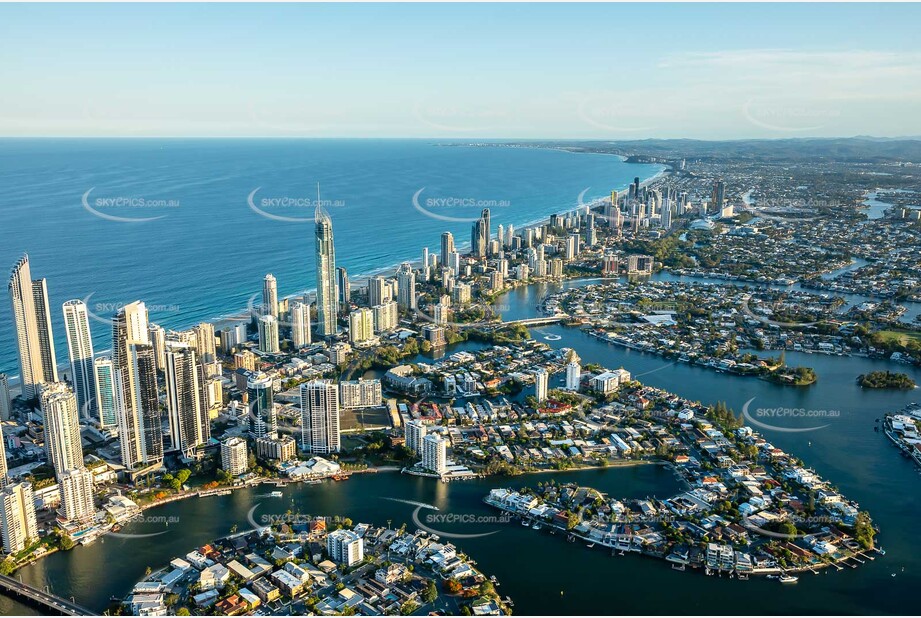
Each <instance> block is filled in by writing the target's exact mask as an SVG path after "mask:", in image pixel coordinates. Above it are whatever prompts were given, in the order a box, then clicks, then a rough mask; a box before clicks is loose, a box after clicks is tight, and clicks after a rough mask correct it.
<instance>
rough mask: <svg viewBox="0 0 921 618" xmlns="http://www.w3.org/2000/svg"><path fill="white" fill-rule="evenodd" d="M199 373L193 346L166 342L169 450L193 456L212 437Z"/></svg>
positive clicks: (200, 372)
mask: <svg viewBox="0 0 921 618" xmlns="http://www.w3.org/2000/svg"><path fill="white" fill-rule="evenodd" d="M202 373H203V372H202V365H200V364H199V362H198V356H197V354H196V352H195V349H194V348H192V347H191V346H189V345H188V344H184V343H179V342H172V341H170V342H167V345H166V404H167V405H166V409H167V413H168V418H169V429H170V441H171V446H172V450H174V451H179V452H180V453H181V454H182V456H183V457H187V458H188V457H193V456H194V455H195V454H196V449H198V448H199V447H202V446H204V445H205V443H207V441H208V440H209V439H210V438H211V422H210V421H211V419H210V418H209V416H208V407H206V406H205V405H204V404H206V403H208V402H207V399H206V398H205V397H204V396H203V392H202V387H203V380H204V376H203V375H202Z"/></svg>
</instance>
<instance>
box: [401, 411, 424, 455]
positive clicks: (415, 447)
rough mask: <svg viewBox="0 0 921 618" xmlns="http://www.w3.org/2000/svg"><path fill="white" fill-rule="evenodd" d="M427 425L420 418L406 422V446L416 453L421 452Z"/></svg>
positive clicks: (419, 453)
mask: <svg viewBox="0 0 921 618" xmlns="http://www.w3.org/2000/svg"><path fill="white" fill-rule="evenodd" d="M427 430H428V426H427V425H426V424H425V423H423V422H422V419H418V418H414V419H412V420H410V421H409V422H407V423H406V448H408V449H409V450H411V451H412V452H414V453H415V454H417V455H421V454H422V440H423V439H425V434H426V433H427Z"/></svg>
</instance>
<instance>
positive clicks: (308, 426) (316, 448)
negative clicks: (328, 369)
mask: <svg viewBox="0 0 921 618" xmlns="http://www.w3.org/2000/svg"><path fill="white" fill-rule="evenodd" d="M339 446H340V442H339V388H338V386H337V385H336V384H334V383H332V382H329V381H327V380H317V381H314V382H308V383H306V384H302V385H301V448H302V449H304V450H305V451H309V452H312V453H338V452H339Z"/></svg>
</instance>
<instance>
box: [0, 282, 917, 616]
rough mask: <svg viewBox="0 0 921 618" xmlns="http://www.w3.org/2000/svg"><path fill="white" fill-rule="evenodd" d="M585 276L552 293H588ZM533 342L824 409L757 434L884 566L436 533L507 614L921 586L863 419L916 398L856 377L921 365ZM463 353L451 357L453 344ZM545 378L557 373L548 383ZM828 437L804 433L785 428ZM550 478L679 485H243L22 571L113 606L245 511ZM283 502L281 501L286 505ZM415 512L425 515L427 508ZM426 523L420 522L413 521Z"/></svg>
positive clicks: (557, 339)
mask: <svg viewBox="0 0 921 618" xmlns="http://www.w3.org/2000/svg"><path fill="white" fill-rule="evenodd" d="M588 283H591V281H584V280H583V281H577V282H568V283H566V284H564V285H566V286H573V285H586V284H588ZM556 289H559V286H554V285H544V284H542V285H533V286H528V287H522V288H518V289H516V290H513V291H511V292H509V293H508V294H506V295H504V296H503V297H502V298H500V299H499V300H498V301H497V302H498V303H500V304H504V305H507V306H508V308H507V310H506V311H503V315H504V316H505V317H506V319H510V318H519V317H528V316H533V315H535V314H536V309H535V307H536V305H537V302H538V300H539V299H540V298H541V296H542V295H544V294H546V293H548V292H552V291H555V290H556ZM532 333H533V335H534V337H535V338H537V339H538V340H543V341H546V342H547V343H548V344H549V345H551V346H553V347H555V348H559V347H575V348H576V349H577V350H578V352H579V354H580V356H581V357H582V359H583V362H585V363H589V362H594V363H601V364H603V365H605V366H607V367H611V368H616V367H620V366H623V367H625V368H627V369H628V370H630V371H631V372H632V373H633V375H634V376H636V377H638V379H639V380H640V381H642V382H644V383H646V384H649V385H652V386H657V387H661V388H665V389H668V390H670V391H673V392H676V393H678V394H680V395H682V396H684V397H687V398H689V399H694V400H699V401H702V402H706V403H715V402H718V401H724V402H726V403H727V404H728V405H729V406H730V407H732V408H733V409H735V410H736V411H737V412H738V411H739V410H741V409H742V407H743V405H744V404H745V403H746V402H747V401H749V400H751V399H752V398H755V399H754V401H752V403H751V405H750V408H749V409H750V410H752V411H754V410H756V409H757V408H762V407H764V408H773V407H787V408H802V409H806V410H825V411H830V412H836V413H837V415H831V414H829V415H828V416H826V417H823V418H821V419H816V418H796V417H790V418H779V419H774V420H773V421H771V422H772V423H773V424H774V425H776V427H777V429H762V430H761V431H762V433H763V435H765V437H767V438H768V439H769V440H771V441H772V442H773V443H775V444H776V445H777V446H779V447H780V448H783V449H784V450H786V451H788V452H791V453H793V454H795V455H797V456H799V457H801V458H802V459H803V460H804V461H805V462H806V465H807V466H810V467H813V468H814V469H815V470H816V471H817V472H818V473H819V474H821V475H822V476H823V477H825V478H827V479H829V480H830V481H831V482H832V483H834V484H835V485H836V486H837V487H838V488H839V489H840V491H841V492H842V493H844V495H846V496H848V497H849V498H852V499H855V500H857V501H858V502H859V503H860V505H861V508H862V509H864V510H867V511H869V512H870V513H871V515H872V516H873V519H874V521H875V522H876V523H877V524H878V525H879V526H880V527H881V529H882V533H881V535H880V537H879V542H880V544H881V545H882V546H883V547H884V548H885V549H886V551H887V554H886V556H877V557H876V560H874V561H872V562H868V563H867V564H866V565H864V566H862V567H861V568H859V569H853V570H852V569H846V570H845V571H842V572H837V571H833V570H828V571H825V572H823V574H822V575H818V576H811V575H808V574H807V575H806V576H803V577H801V578H800V581H799V583H798V584H797V585H796V586H783V587H781V586H780V585H779V584H778V583H777V582H776V581H771V580H765V579H763V578H753V579H752V580H750V581H745V582H742V581H737V580H728V579H720V578H715V577H711V578H708V577H705V576H703V575H702V574H699V573H697V572H691V571H688V572H676V571H673V570H671V569H670V568H669V567H668V566H667V564H665V563H664V562H659V561H656V560H653V559H650V558H643V557H638V556H623V557H622V556H610V555H609V554H608V553H606V552H604V551H602V550H600V549H598V548H595V549H592V550H589V549H587V548H585V547H584V546H582V544H580V543H574V544H569V543H566V542H565V541H564V540H562V539H561V538H558V537H554V536H550V535H547V534H546V533H544V532H535V531H533V530H530V529H525V528H523V527H521V526H520V525H519V524H517V523H495V524H482V523H480V524H465V525H452V526H448V525H447V524H446V525H445V527H443V528H442V529H443V530H445V531H448V532H465V533H482V532H492V531H495V530H498V533H496V534H492V535H490V536H484V537H478V538H472V539H459V540H458V541H457V544H458V545H459V546H460V547H461V548H462V549H464V550H465V551H467V552H468V553H469V554H470V555H471V556H472V557H473V558H474V559H475V560H476V561H477V562H478V563H479V566H480V568H482V570H483V571H484V572H486V573H487V574H494V575H496V576H497V578H498V580H499V582H500V583H501V584H502V585H501V586H500V588H499V592H500V593H501V594H502V595H508V596H511V597H512V599H513V600H514V601H515V611H516V613H518V614H647V613H653V614H752V613H757V614H854V613H868V614H892V613H905V612H906V608H908V607H909V603H910V602H911V601H913V600H914V591H915V590H916V589H918V587H919V586H921V557H919V555H918V550H919V549H921V542H919V541H917V540H916V539H917V534H916V531H915V529H914V525H915V523H916V521H917V514H918V512H919V507H921V497H919V496H921V494H919V492H918V485H919V483H921V479H919V473H918V470H917V468H916V467H915V466H914V465H913V464H912V463H911V462H910V461H909V460H907V459H905V458H903V457H902V456H901V455H900V453H899V451H898V449H896V448H895V447H894V446H893V445H892V444H891V443H889V441H888V440H887V439H886V438H885V436H884V435H883V434H882V433H877V432H875V431H874V425H875V419H877V418H879V417H881V416H882V415H883V414H884V413H885V412H888V411H893V410H897V409H899V408H901V407H903V406H905V405H906V404H907V403H909V402H911V401H915V400H918V399H919V398H921V395H919V393H918V392H917V390H915V391H907V392H906V391H866V390H863V389H861V388H860V387H859V386H857V384H856V383H855V378H856V376H857V375H858V374H860V373H865V372H867V371H871V370H873V369H883V368H889V369H893V370H898V371H905V372H907V373H909V374H910V375H912V377H913V378H914V379H915V380H916V381H921V370H919V369H918V368H915V367H909V366H904V365H893V364H892V363H889V362H887V361H881V360H871V359H866V358H858V357H837V356H824V355H818V354H803V353H787V362H788V363H790V364H794V365H809V366H811V367H813V368H815V370H816V372H817V373H818V382H817V383H816V384H815V385H813V386H811V387H808V388H792V387H784V386H778V385H775V384H771V383H768V382H765V381H762V380H758V379H756V378H745V377H739V376H733V375H729V374H724V373H718V372H716V371H713V370H710V369H705V368H701V367H693V366H688V365H686V364H680V363H679V364H675V363H672V361H669V360H666V359H663V358H660V357H658V356H656V355H652V354H647V353H642V352H638V351H635V350H628V349H625V348H621V347H617V346H614V345H611V344H607V343H604V342H602V341H599V340H597V339H595V338H593V337H591V336H589V335H587V334H585V333H583V332H582V331H580V330H578V329H573V328H567V327H564V326H560V325H557V326H550V327H544V328H538V329H534V330H533V331H532ZM465 348H466V344H463V345H460V346H457V347H455V348H453V349H452V351H453V350H457V349H465ZM557 379H559V377H558V376H557ZM822 425H824V427H821V428H817V429H815V430H811V431H805V432H800V433H791V432H788V431H785V429H791V428H800V429H802V428H806V427H819V426H822ZM551 478H555V479H557V480H559V481H563V480H572V481H576V482H578V483H580V484H585V485H591V486H594V487H597V488H598V489H600V490H602V491H606V492H608V493H610V494H611V495H613V496H619V497H627V498H629V497H643V496H647V495H659V496H665V495H670V494H671V493H673V492H674V491H675V490H676V488H677V483H676V481H675V478H674V476H673V474H672V473H671V471H670V470H669V469H668V468H664V467H659V466H636V467H626V468H609V469H606V470H589V471H579V472H564V473H548V474H538V475H527V476H524V477H515V478H513V479H503V478H490V479H480V480H476V481H469V482H456V483H451V484H448V485H445V484H441V483H437V482H433V481H431V480H430V479H422V478H416V477H408V476H403V475H399V474H393V473H381V474H376V475H371V474H369V475H360V476H356V477H353V478H352V479H351V480H349V481H348V482H343V483H332V482H328V483H324V484H320V485H306V486H292V487H288V488H286V489H285V490H284V492H285V497H284V498H282V499H278V498H274V499H273V498H267V497H259V496H260V495H262V496H264V494H265V493H266V492H267V490H265V489H261V490H260V489H254V490H243V491H240V492H236V493H235V494H233V495H231V496H223V497H211V498H205V499H201V500H186V501H181V502H178V503H173V504H170V505H166V506H164V507H161V508H157V509H154V510H151V511H148V514H149V515H156V516H160V517H161V518H164V519H165V518H171V517H172V518H175V519H174V520H173V522H174V523H171V524H170V525H169V526H166V527H165V526H164V524H163V523H147V524H135V525H133V526H132V527H131V528H129V529H128V531H132V532H141V533H144V532H163V534H160V535H159V536H156V537H149V538H146V539H119V538H112V537H109V538H106V539H104V540H101V541H97V542H96V543H94V544H92V545H89V546H87V547H79V548H77V549H75V550H73V551H71V552H66V553H59V554H56V555H53V556H49V557H48V558H46V559H44V560H42V561H40V562H38V563H36V564H34V565H31V566H29V567H26V568H24V569H22V570H21V571H20V574H21V575H22V577H23V580H24V581H25V582H27V583H31V584H33V585H38V586H44V585H50V587H51V589H52V590H53V591H54V592H56V593H57V594H59V595H61V596H65V597H69V596H74V597H75V599H76V600H77V601H78V602H80V603H82V604H84V605H86V606H88V607H90V608H93V609H96V610H99V611H101V610H103V609H104V608H105V606H106V604H107V601H108V599H109V597H110V596H112V595H115V596H118V597H122V596H124V595H125V594H127V593H128V592H129V591H130V589H131V586H132V585H133V583H134V582H135V581H137V580H139V579H140V578H141V577H143V575H144V571H145V569H146V568H147V567H148V566H151V567H153V568H157V567H159V566H162V565H164V564H165V563H166V562H167V561H168V560H169V559H171V558H172V557H174V556H177V555H181V554H184V553H186V552H188V551H190V550H192V549H193V548H195V547H196V546H198V545H201V544H203V543H205V542H207V541H208V540H210V539H212V538H214V537H217V536H221V535H224V534H227V533H228V532H229V531H230V528H231V526H233V525H234V524H236V525H238V526H240V529H243V527H245V526H246V525H247V513H248V512H249V510H250V509H251V508H252V507H253V506H256V505H258V507H257V509H256V511H255V516H256V518H257V521H259V517H260V516H261V515H264V514H266V513H270V512H276V513H278V512H282V511H284V510H286V509H287V508H292V509H293V510H300V511H301V512H303V513H310V514H317V515H319V514H324V515H342V516H349V517H351V518H352V519H353V520H355V521H372V522H375V523H378V524H386V523H387V520H391V521H392V522H393V525H394V526H399V525H401V524H403V523H407V524H408V525H410V526H412V525H413V524H412V522H411V516H412V512H413V510H414V508H415V507H413V506H411V505H408V504H404V503H400V502H396V501H393V500H389V499H387V498H398V499H403V500H413V501H418V502H423V503H428V504H433V505H435V506H438V507H439V509H441V510H442V511H443V512H447V513H456V514H472V515H489V514H496V513H494V512H492V510H491V509H490V508H489V507H487V506H486V505H484V504H482V502H481V500H482V497H483V496H484V495H485V494H486V493H487V492H488V490H489V489H490V488H492V487H497V486H513V487H520V486H522V485H530V486H534V485H535V484H536V483H537V482H542V481H547V480H549V479H551ZM292 500H293V507H292ZM426 512H427V511H423V515H422V516H423V517H424V513H426ZM423 521H424V520H423ZM23 609H24V608H22V607H21V606H20V605H19V604H18V603H17V604H14V603H13V602H11V601H8V600H6V599H0V611H2V612H3V613H4V614H9V613H12V612H20V611H23Z"/></svg>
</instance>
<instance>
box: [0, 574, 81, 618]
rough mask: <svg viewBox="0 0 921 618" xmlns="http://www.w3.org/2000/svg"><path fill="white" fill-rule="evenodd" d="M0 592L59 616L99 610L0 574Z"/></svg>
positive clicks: (79, 614)
mask: <svg viewBox="0 0 921 618" xmlns="http://www.w3.org/2000/svg"><path fill="white" fill-rule="evenodd" d="M0 592H3V593H4V594H6V595H8V596H12V597H17V598H20V599H24V600H25V601H27V602H29V603H31V604H32V605H36V606H38V607H40V608H41V609H42V610H44V611H46V612H48V613H50V614H55V615H60V616H98V615H99V612H94V611H93V610H91V609H87V608H85V607H81V606H80V605H77V604H76V603H74V602H73V601H67V600H65V599H62V598H61V597H58V596H55V595H53V594H51V593H50V592H45V591H44V590H39V589H38V588H33V587H32V586H30V585H28V584H24V583H22V582H21V581H19V580H17V579H13V578H12V577H7V576H6V575H0Z"/></svg>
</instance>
